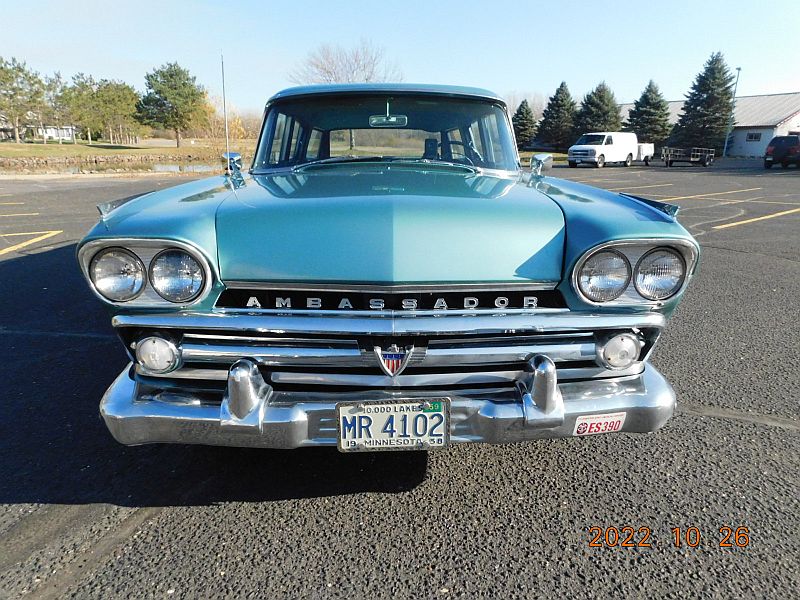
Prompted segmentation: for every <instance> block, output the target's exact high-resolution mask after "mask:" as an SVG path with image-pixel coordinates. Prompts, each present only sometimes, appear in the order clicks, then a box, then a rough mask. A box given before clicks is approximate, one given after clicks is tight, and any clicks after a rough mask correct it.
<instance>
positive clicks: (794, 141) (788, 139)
mask: <svg viewBox="0 0 800 600" xmlns="http://www.w3.org/2000/svg"><path fill="white" fill-rule="evenodd" d="M798 144H800V135H781V136H778V137H776V138H772V141H771V142H770V143H769V145H770V146H775V147H776V148H783V147H784V146H797V145H798Z"/></svg>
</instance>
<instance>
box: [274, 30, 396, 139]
mask: <svg viewBox="0 0 800 600" xmlns="http://www.w3.org/2000/svg"><path fill="white" fill-rule="evenodd" d="M289 79H290V80H291V81H293V82H294V83H299V84H304V83H374V82H382V81H402V80H403V74H402V72H401V71H400V68H399V67H398V66H397V65H396V64H394V63H389V62H387V61H386V60H385V58H384V51H383V48H380V47H378V46H376V45H375V44H373V43H372V42H371V41H370V40H367V39H362V40H361V41H360V42H359V43H358V45H357V46H353V47H352V48H343V47H342V46H332V45H330V44H322V45H321V46H319V47H317V49H316V50H313V51H312V52H311V53H310V54H309V55H308V56H306V58H305V60H304V61H303V62H302V63H301V64H300V65H298V66H297V67H296V68H295V70H294V71H292V72H291V73H289ZM355 146H356V140H355V134H354V132H353V130H352V129H351V130H350V149H351V150H352V149H353V148H355Z"/></svg>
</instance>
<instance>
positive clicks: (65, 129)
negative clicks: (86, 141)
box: [27, 125, 75, 142]
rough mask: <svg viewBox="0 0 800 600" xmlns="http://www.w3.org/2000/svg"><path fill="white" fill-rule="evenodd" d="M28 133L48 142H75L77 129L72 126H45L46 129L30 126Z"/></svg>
mask: <svg viewBox="0 0 800 600" xmlns="http://www.w3.org/2000/svg"><path fill="white" fill-rule="evenodd" d="M27 129H28V133H29V134H31V135H32V136H33V137H36V138H44V139H46V140H59V139H60V140H62V141H64V142H73V141H75V127H73V126H72V125H61V126H60V127H57V126H55V125H45V126H44V127H38V126H37V127H32V126H30V125H29V126H28V128H27Z"/></svg>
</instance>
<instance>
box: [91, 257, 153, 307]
mask: <svg viewBox="0 0 800 600" xmlns="http://www.w3.org/2000/svg"><path fill="white" fill-rule="evenodd" d="M115 252H116V253H118V254H123V255H126V256H127V257H128V258H129V259H130V260H131V263H132V264H133V265H134V266H135V267H136V269H137V271H138V274H139V279H140V284H139V289H138V290H136V291H135V292H133V294H131V295H129V296H126V297H124V298H112V297H110V296H107V295H106V294H104V293H103V292H102V291H100V288H99V286H98V284H97V277H96V273H95V267H96V266H97V263H99V262H100V261H101V260H102V259H103V258H104V257H106V256H108V255H109V254H112V253H115ZM87 273H88V277H89V281H90V282H91V284H92V288H93V289H94V290H95V292H96V293H97V294H98V295H100V297H101V298H103V299H104V300H105V301H106V302H113V303H115V304H122V303H125V302H130V301H132V300H135V299H136V298H138V297H139V296H141V295H142V292H144V289H145V288H146V287H147V269H145V266H144V263H142V259H140V258H139V257H138V256H137V255H136V253H135V252H132V251H130V250H128V249H127V248H123V247H122V246H109V247H107V248H103V249H102V250H100V251H98V252H96V253H95V254H94V255H93V256H92V260H91V261H90V262H89V266H88V268H87Z"/></svg>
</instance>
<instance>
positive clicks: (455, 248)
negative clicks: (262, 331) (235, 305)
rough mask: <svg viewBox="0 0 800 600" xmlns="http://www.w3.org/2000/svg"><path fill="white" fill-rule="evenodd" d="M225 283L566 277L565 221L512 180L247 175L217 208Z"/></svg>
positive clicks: (366, 171) (391, 174) (331, 173)
mask: <svg viewBox="0 0 800 600" xmlns="http://www.w3.org/2000/svg"><path fill="white" fill-rule="evenodd" d="M216 225H217V251H218V258H219V268H220V275H221V277H222V280H223V281H283V282H354V283H355V282H360V283H434V282H438V283H449V282H459V283H465V282H482V283H488V282H525V281H536V282H552V283H556V282H558V281H560V280H561V273H562V266H563V252H564V241H565V240H564V216H563V213H562V211H561V209H560V208H559V207H558V205H557V204H556V203H554V202H553V201H552V200H551V199H550V198H548V197H547V196H546V195H544V194H542V193H540V192H538V191H537V190H535V189H534V188H531V187H528V186H526V185H525V184H524V183H522V182H520V181H518V180H516V179H509V178H507V177H499V176H490V175H478V174H473V173H465V172H463V171H460V170H452V169H450V170H448V169H441V168H440V167H439V168H434V167H431V168H430V169H429V170H425V171H421V170H420V169H419V167H415V168H408V167H405V168H404V167H402V166H399V165H381V166H377V165H370V166H366V165H359V166H356V165H348V166H345V165H336V166H325V167H320V168H311V169H306V170H305V171H304V172H298V173H281V174H273V175H258V176H253V177H248V178H246V179H245V181H244V182H243V184H242V185H241V186H240V187H239V188H238V189H237V190H236V192H235V194H232V195H231V196H229V197H228V198H227V199H226V200H225V201H224V202H223V203H222V204H221V205H220V207H219V209H218V211H217V223H216Z"/></svg>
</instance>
